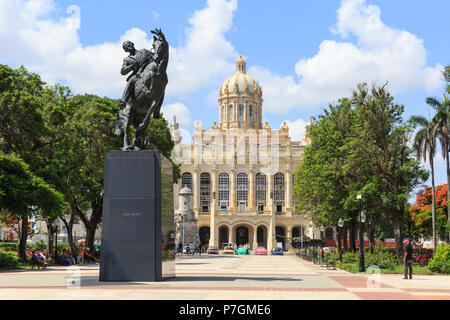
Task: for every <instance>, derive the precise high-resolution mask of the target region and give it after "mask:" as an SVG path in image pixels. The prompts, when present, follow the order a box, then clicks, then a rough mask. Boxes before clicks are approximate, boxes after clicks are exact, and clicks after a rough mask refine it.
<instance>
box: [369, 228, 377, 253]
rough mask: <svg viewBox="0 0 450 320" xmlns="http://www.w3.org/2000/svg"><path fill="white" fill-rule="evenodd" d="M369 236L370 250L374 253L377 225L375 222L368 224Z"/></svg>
mask: <svg viewBox="0 0 450 320" xmlns="http://www.w3.org/2000/svg"><path fill="white" fill-rule="evenodd" d="M367 236H368V238H369V251H370V253H373V250H374V248H375V227H374V224H373V222H372V223H371V224H369V225H368V226H367Z"/></svg>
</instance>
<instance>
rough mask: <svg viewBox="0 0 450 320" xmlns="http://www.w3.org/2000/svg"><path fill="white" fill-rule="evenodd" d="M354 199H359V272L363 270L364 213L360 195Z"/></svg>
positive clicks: (364, 269)
mask: <svg viewBox="0 0 450 320" xmlns="http://www.w3.org/2000/svg"><path fill="white" fill-rule="evenodd" d="M356 199H358V200H359V272H365V271H366V268H365V266H364V235H363V226H364V222H365V221H366V215H365V214H364V213H363V212H362V210H361V195H360V194H358V195H357V196H356Z"/></svg>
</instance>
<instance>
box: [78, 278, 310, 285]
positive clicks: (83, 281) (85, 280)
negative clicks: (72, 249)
mask: <svg viewBox="0 0 450 320" xmlns="http://www.w3.org/2000/svg"><path fill="white" fill-rule="evenodd" d="M237 280H253V281H263V282H270V281H282V282H298V281H303V280H302V279H300V278H292V277H245V276H223V277H219V276H197V277H195V276H192V277H191V276H180V277H175V278H170V279H167V280H164V281H158V282H150V283H149V282H127V281H119V282H100V281H99V280H98V276H82V277H81V284H80V285H81V286H82V287H83V286H89V287H91V286H121V285H122V286H125V285H126V286H142V285H149V284H157V283H167V282H171V283H173V282H190V283H192V284H195V283H201V282H232V281H237Z"/></svg>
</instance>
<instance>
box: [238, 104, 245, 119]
mask: <svg viewBox="0 0 450 320" xmlns="http://www.w3.org/2000/svg"><path fill="white" fill-rule="evenodd" d="M238 116H239V117H238V121H239V122H242V121H244V105H243V104H240V105H239V108H238Z"/></svg>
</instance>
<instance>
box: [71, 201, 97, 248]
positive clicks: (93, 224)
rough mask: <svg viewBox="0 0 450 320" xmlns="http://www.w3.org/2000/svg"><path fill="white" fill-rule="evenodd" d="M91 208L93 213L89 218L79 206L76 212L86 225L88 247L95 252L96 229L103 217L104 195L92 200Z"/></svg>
mask: <svg viewBox="0 0 450 320" xmlns="http://www.w3.org/2000/svg"><path fill="white" fill-rule="evenodd" d="M91 209H92V214H91V216H90V218H89V219H88V218H87V216H86V215H85V214H84V213H83V211H81V210H80V209H79V208H76V213H77V215H78V217H79V218H80V219H81V221H83V224H84V227H85V229H86V248H89V249H90V250H91V252H95V248H94V243H95V231H96V230H97V226H98V224H99V223H100V220H101V218H102V211H103V197H100V198H98V199H96V200H95V201H93V202H91Z"/></svg>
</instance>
